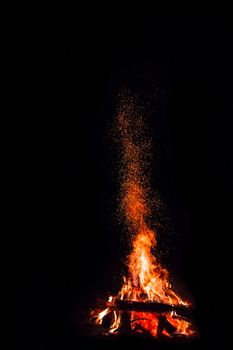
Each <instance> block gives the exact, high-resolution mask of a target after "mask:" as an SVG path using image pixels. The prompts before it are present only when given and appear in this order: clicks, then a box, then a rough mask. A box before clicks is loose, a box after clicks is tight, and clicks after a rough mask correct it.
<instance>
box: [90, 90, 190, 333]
mask: <svg viewBox="0 0 233 350" xmlns="http://www.w3.org/2000/svg"><path fill="white" fill-rule="evenodd" d="M116 132H117V135H118V140H119V144H120V154H121V163H120V164H121V166H120V180H121V208H122V213H123V215H124V217H125V222H126V224H127V227H128V230H129V232H130V235H131V237H132V242H131V243H132V252H131V254H130V255H129V257H128V259H127V266H128V276H127V277H124V280H123V285H122V287H121V290H120V292H119V293H118V295H117V296H115V297H113V296H110V297H109V300H108V302H107V303H106V308H105V309H104V310H102V311H101V312H99V310H97V311H92V313H91V315H92V319H94V322H95V323H96V324H97V325H101V324H102V322H103V319H104V318H105V317H106V316H107V315H110V316H111V319H110V320H111V324H110V326H109V328H108V329H107V330H106V332H105V334H118V333H121V332H122V330H123V328H124V329H125V330H126V331H127V332H132V333H135V332H136V333H145V334H146V333H149V334H150V335H151V336H154V337H158V336H167V337H172V336H179V335H184V336H191V335H193V334H194V330H193V329H192V325H191V323H190V322H189V321H188V320H187V319H186V318H185V317H184V316H181V315H179V314H177V313H176V311H175V308H176V307H178V308H179V307H183V308H184V310H185V309H188V307H189V306H190V305H189V303H188V302H187V301H184V300H182V299H181V298H180V297H179V296H178V295H177V294H176V293H175V292H174V291H173V289H172V286H171V283H170V281H169V274H168V271H167V270H166V269H165V268H163V267H162V266H161V265H160V263H159V262H158V260H157V259H156V257H155V256H154V255H153V254H152V251H151V250H152V248H154V247H155V246H156V243H157V241H156V239H157V234H156V232H155V231H153V230H152V229H151V228H150V225H149V218H150V213H151V212H150V193H151V191H150V185H149V176H148V169H147V164H148V161H147V160H148V155H150V152H151V147H150V145H151V142H150V139H149V137H146V128H145V125H144V123H143V119H142V113H140V111H139V110H138V108H137V103H136V100H135V99H134V98H132V97H129V96H128V95H127V93H126V94H124V95H123V97H122V101H121V104H120V108H119V109H118V113H117V123H116ZM118 300H122V302H123V304H124V302H125V305H126V307H125V310H122V309H121V308H119V307H118V306H117V301H118ZM127 302H138V303H136V304H133V305H139V306H140V307H141V305H143V304H142V303H157V304H161V305H165V307H167V309H164V311H162V312H155V311H153V310H152V311H150V310H146V311H145V310H142V311H141V310H138V309H136V310H132V308H131V309H130V310H129V309H127V307H128V306H127V305H128V304H127ZM129 305H132V304H129ZM140 307H139V309H140ZM169 308H170V309H169ZM172 308H174V309H172ZM126 325H127V327H128V328H127V327H126Z"/></svg>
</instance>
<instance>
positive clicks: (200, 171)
mask: <svg viewBox="0 0 233 350" xmlns="http://www.w3.org/2000/svg"><path fill="white" fill-rule="evenodd" d="M103 17H104V19H100V18H97V17H95V16H94V15H93V16H87V18H85V19H84V20H82V21H81V20H80V18H79V19H74V18H66V20H65V19H64V20H60V21H58V22H59V23H58V24H57V25H51V28H50V30H49V31H48V32H46V34H43V38H42V37H40V30H39V31H38V33H37V35H36V36H35V37H34V36H33V38H32V40H29V43H28V44H27V54H26V64H27V68H29V69H28V71H27V72H28V73H27V74H28V77H27V78H28V79H27V84H28V86H27V89H28V94H27V96H24V99H23V102H25V106H26V107H25V108H26V109H27V110H28V111H29V114H30V120H29V121H28V122H27V123H25V129H24V126H23V129H24V133H23V134H25V136H26V137H25V138H24V137H22V139H21V144H23V151H22V153H20V161H19V167H18V171H17V174H18V175H15V176H16V183H17V184H18V189H19V195H18V196H17V203H18V209H19V210H18V212H19V215H18V216H19V217H18V219H17V222H18V225H19V229H18V234H17V235H16V239H15V240H14V242H15V244H14V247H15V251H16V253H15V254H14V257H15V259H14V265H15V268H16V275H17V278H16V304H17V308H16V310H17V316H16V328H17V343H18V346H17V348H25V347H27V346H28V347H29V348H31V349H37V348H38V349H57V348H61V349H70V348H72V349H74V348H79V347H81V348H85V347H86V346H87V345H88V344H91V345H92V346H93V348H95V347H97V346H100V347H103V346H104V344H103V343H101V342H95V341H92V342H90V341H87V340H86V339H85V338H83V337H82V335H81V334H80V331H79V329H78V324H79V320H80V318H81V317H83V315H85V312H86V308H87V307H88V306H91V302H92V301H93V300H94V298H95V296H96V295H103V296H104V295H105V293H108V292H109V291H110V290H117V279H119V278H120V276H119V270H120V269H121V268H122V262H123V260H122V259H124V256H125V251H126V248H125V243H124V242H123V241H122V236H123V237H124V235H123V234H122V232H121V228H120V227H119V225H118V224H117V223H116V219H115V217H114V212H115V210H116V206H117V201H116V191H117V167H116V163H115V162H114V160H115V156H116V154H115V153H114V152H115V150H114V148H112V147H111V139H110V138H109V137H107V136H106V135H107V130H109V127H110V126H111V122H112V121H113V116H114V108H115V98H116V95H117V93H118V92H119V90H120V89H121V88H122V87H129V88H130V89H131V90H132V91H135V92H140V94H141V96H143V95H145V96H148V94H149V95H150V94H154V96H155V97H153V98H149V99H148V98H147V97H145V101H148V100H149V102H150V104H151V111H152V112H151V113H150V115H149V116H148V123H149V125H150V127H151V129H152V130H153V141H154V150H155V164H154V166H153V174H154V175H153V176H154V183H153V186H155V187H157V189H158V191H159V192H160V193H161V195H162V197H163V198H164V200H165V202H166V203H167V206H168V209H169V213H170V214H169V216H170V220H171V222H172V224H173V226H174V230H175V231H176V232H177V234H178V236H177V235H175V236H174V237H170V238H166V237H165V238H164V243H163V245H164V246H165V247H167V248H168V249H169V254H166V255H165V257H164V263H165V264H167V265H168V266H169V265H170V267H171V270H172V269H173V270H175V272H179V276H180V279H181V280H182V281H183V283H184V285H186V286H187V287H188V289H189V290H190V293H191V295H192V296H193V298H194V300H195V305H196V314H195V318H196V322H197V325H198V328H199V330H200V338H199V340H198V341H197V343H194V344H191V345H189V346H187V347H190V348H200V347H202V346H203V348H208V346H212V345H216V344H217V345H218V346H221V348H224V349H225V348H227V347H226V333H227V332H226V327H227V326H228V325H229V323H228V313H229V311H228V310H229V305H228V301H229V300H230V299H231V291H230V287H229V278H230V272H229V265H230V252H229V248H228V247H229V246H230V232H231V229H232V227H231V210H232V208H231V198H232V197H231V193H232V192H231V191H232V171H231V168H230V166H231V157H232V154H231V150H232V129H231V124H230V122H231V117H232V58H233V57H232V51H231V46H232V45H231V42H232V28H231V26H230V21H229V20H228V19H227V18H223V17H205V16H203V17H201V16H186V17H185V16H166V17H163V16H162V17H159V16H155V15H154V16H153V15H147V16H144V17H143V16H127V15H125V16H124V15H122V16H120V17H115V18H113V16H112V17H111V18H110V17H107V18H106V17H105V16H103ZM41 26H42V24H41ZM23 53H24V52H23ZM169 256H170V257H169ZM124 342H125V343H124ZM120 344H123V345H120V346H126V345H127V346H132V345H133V346H134V345H135V341H134V340H133V339H127V340H123V341H122V343H120ZM114 345H116V347H117V348H118V347H119V343H118V342H115V343H114V342H113V343H111V344H107V346H114ZM141 346H143V348H146V346H148V348H150V347H151V348H152V346H153V348H156V343H153V344H151V343H147V342H145V343H142V345H141ZM171 347H172V346H171Z"/></svg>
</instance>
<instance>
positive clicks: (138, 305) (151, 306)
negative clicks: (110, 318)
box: [113, 299, 191, 316]
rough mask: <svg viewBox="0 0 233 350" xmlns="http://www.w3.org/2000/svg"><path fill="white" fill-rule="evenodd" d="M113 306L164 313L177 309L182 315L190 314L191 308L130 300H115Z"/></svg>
mask: <svg viewBox="0 0 233 350" xmlns="http://www.w3.org/2000/svg"><path fill="white" fill-rule="evenodd" d="M113 308H114V309H116V310H119V311H139V312H155V313H164V312H171V311H175V312H176V313H177V314H179V315H182V316H189V315H190V313H191V309H190V308H188V307H187V306H184V305H169V304H163V303H157V302H138V301H128V300H119V299H116V300H115V304H114V305H113Z"/></svg>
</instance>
